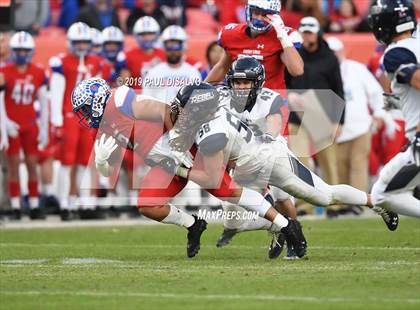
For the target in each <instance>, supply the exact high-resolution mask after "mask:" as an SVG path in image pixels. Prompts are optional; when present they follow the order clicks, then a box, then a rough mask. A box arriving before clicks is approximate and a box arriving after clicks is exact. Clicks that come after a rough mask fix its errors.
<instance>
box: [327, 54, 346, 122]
mask: <svg viewBox="0 0 420 310" xmlns="http://www.w3.org/2000/svg"><path fill="white" fill-rule="evenodd" d="M331 63H332V67H331V71H330V72H331V74H330V76H329V80H330V85H331V90H332V91H333V92H334V93H336V94H337V96H338V97H340V98H341V99H343V101H344V89H343V80H342V78H341V72H340V64H339V62H338V59H337V57H335V55H332V57H331ZM345 114H346V108H345V107H344V109H343V113H342V114H341V117H340V121H339V123H340V124H341V125H343V124H344V117H345Z"/></svg>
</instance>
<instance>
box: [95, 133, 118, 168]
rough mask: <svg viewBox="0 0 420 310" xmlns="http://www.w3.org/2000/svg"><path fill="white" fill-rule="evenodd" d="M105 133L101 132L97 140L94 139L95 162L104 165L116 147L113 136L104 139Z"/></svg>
mask: <svg viewBox="0 0 420 310" xmlns="http://www.w3.org/2000/svg"><path fill="white" fill-rule="evenodd" d="M105 138H106V135H105V134H102V136H101V138H100V139H99V140H96V141H95V163H97V164H98V165H104V164H105V163H106V162H107V161H108V159H109V157H110V156H111V154H112V152H114V151H115V149H116V148H117V147H118V144H117V142H116V141H115V139H114V138H113V137H111V136H110V137H109V138H108V139H106V140H105Z"/></svg>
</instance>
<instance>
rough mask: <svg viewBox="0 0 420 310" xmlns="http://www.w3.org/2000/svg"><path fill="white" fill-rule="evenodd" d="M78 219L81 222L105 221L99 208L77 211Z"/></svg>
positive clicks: (103, 214)
mask: <svg viewBox="0 0 420 310" xmlns="http://www.w3.org/2000/svg"><path fill="white" fill-rule="evenodd" d="M79 218H80V219H81V220H102V219H105V213H104V212H103V211H102V209H100V208H95V209H79Z"/></svg>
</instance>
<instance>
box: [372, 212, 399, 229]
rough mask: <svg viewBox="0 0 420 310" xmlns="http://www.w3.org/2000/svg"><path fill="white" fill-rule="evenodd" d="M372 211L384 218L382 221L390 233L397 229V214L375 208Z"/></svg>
mask: <svg viewBox="0 0 420 310" xmlns="http://www.w3.org/2000/svg"><path fill="white" fill-rule="evenodd" d="M372 210H373V211H375V212H376V213H377V214H379V215H380V216H382V219H383V220H384V222H385V224H386V226H387V227H388V229H389V230H390V231H394V230H396V229H397V227H398V222H399V218H398V214H397V213H395V212H392V211H389V210H386V209H384V208H381V207H373V208H372Z"/></svg>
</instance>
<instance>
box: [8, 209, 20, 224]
mask: <svg viewBox="0 0 420 310" xmlns="http://www.w3.org/2000/svg"><path fill="white" fill-rule="evenodd" d="M21 218H22V211H20V209H13V210H12V212H11V213H10V216H9V219H10V220H11V221H19V220H20V219H21Z"/></svg>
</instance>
